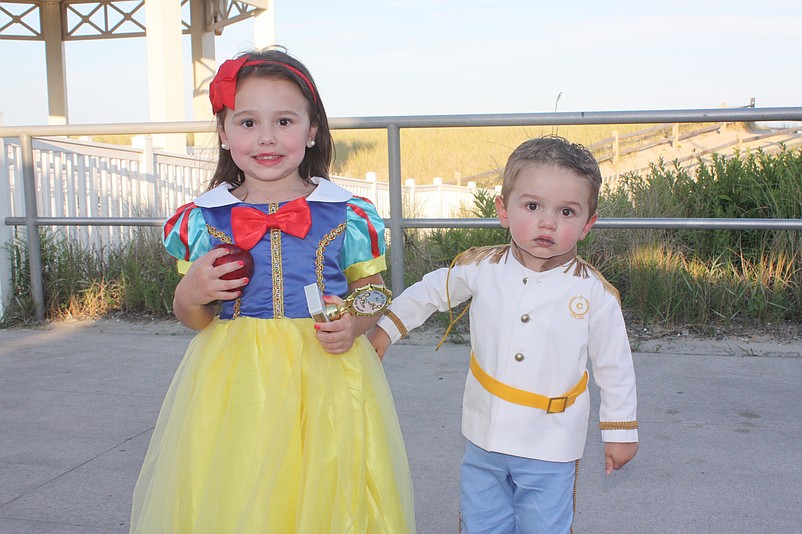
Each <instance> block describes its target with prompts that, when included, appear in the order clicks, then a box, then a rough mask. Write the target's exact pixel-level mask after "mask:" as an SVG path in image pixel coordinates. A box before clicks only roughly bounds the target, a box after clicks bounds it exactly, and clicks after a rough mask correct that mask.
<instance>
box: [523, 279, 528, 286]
mask: <svg viewBox="0 0 802 534" xmlns="http://www.w3.org/2000/svg"><path fill="white" fill-rule="evenodd" d="M528 281H529V278H526V277H524V280H523V282H524V285H526V283H527V282H528Z"/></svg>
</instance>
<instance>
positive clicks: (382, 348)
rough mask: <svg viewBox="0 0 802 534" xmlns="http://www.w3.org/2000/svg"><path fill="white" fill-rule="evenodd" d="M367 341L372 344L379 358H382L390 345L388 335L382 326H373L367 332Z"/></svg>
mask: <svg viewBox="0 0 802 534" xmlns="http://www.w3.org/2000/svg"><path fill="white" fill-rule="evenodd" d="M367 335H368V341H370V344H371V345H373V350H375V351H376V354H377V355H378V356H379V360H384V353H385V352H387V348H388V347H389V346H390V336H388V335H387V332H385V331H384V330H383V329H382V328H380V327H378V326H375V327H373V328H372V329H371V330H370V331H369V332H368V334H367Z"/></svg>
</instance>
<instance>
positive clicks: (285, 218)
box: [231, 197, 312, 250]
mask: <svg viewBox="0 0 802 534" xmlns="http://www.w3.org/2000/svg"><path fill="white" fill-rule="evenodd" d="M311 227H312V215H311V213H310V212H309V204H307V202H306V199H305V198H303V197H301V198H298V199H296V200H293V201H292V202H287V203H286V204H284V205H283V206H282V207H281V209H279V210H278V211H277V212H276V213H273V214H270V215H266V214H265V213H263V212H261V211H259V210H258V209H256V208H251V207H244V206H237V207H235V208H232V209H231V229H232V233H233V234H234V243H235V244H236V245H237V246H238V247H240V248H244V249H245V250H250V249H252V248H253V247H254V246H255V245H256V243H258V242H259V240H260V239H262V236H263V235H265V233H266V232H267V229H268V228H278V229H279V230H281V231H282V232H284V233H286V234H290V235H292V236H295V237H298V238H300V239H303V238H304V237H306V234H307V233H309V228H311Z"/></svg>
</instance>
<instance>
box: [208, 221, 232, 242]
mask: <svg viewBox="0 0 802 534" xmlns="http://www.w3.org/2000/svg"><path fill="white" fill-rule="evenodd" d="M206 231H208V232H209V234H211V235H212V236H213V237H216V238H217V239H219V240H220V241H222V242H223V243H228V244H229V245H231V244H233V243H234V240H233V239H231V238H230V237H228V236H227V235H226V234H225V232H223V231H221V230H218V229H217V228H215V227H214V226H212V225H211V224H208V223H207V224H206Z"/></svg>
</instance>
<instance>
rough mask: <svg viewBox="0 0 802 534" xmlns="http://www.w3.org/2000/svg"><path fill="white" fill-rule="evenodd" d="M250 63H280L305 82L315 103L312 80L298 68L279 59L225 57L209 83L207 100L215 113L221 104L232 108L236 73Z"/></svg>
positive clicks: (235, 87)
mask: <svg viewBox="0 0 802 534" xmlns="http://www.w3.org/2000/svg"><path fill="white" fill-rule="evenodd" d="M250 65H280V66H282V67H284V68H285V69H287V70H289V71H290V72H292V73H294V74H295V75H297V76H298V77H299V78H301V79H302V80H303V81H304V82H305V83H306V86H307V87H308V88H309V92H310V93H312V100H313V101H314V102H315V103H317V96H316V95H315V88H314V86H313V85H312V82H311V81H310V80H309V78H308V77H307V76H306V75H305V74H304V73H303V72H301V71H300V70H298V69H296V68H295V67H293V66H291V65H287V64H286V63H282V62H280V61H271V60H268V59H255V60H249V59H248V56H242V57H239V58H237V59H227V60H226V61H224V62H223V64H222V65H220V68H219V69H218V70H217V74H216V75H215V77H214V79H213V80H212V83H210V84H209V100H211V101H212V111H213V112H214V113H215V114H217V113H218V112H220V110H222V109H223V106H225V107H227V108H228V109H234V97H235V96H236V94H237V73H239V71H240V69H241V68H242V67H247V66H250Z"/></svg>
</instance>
